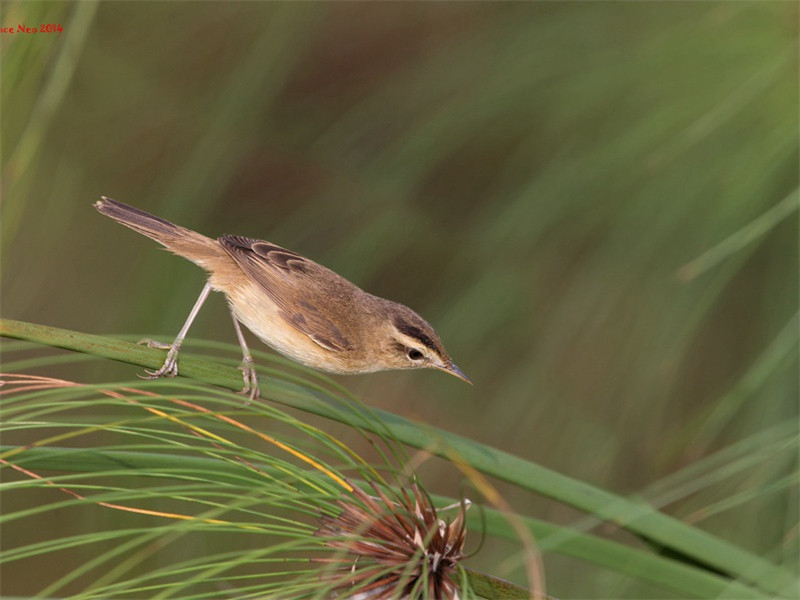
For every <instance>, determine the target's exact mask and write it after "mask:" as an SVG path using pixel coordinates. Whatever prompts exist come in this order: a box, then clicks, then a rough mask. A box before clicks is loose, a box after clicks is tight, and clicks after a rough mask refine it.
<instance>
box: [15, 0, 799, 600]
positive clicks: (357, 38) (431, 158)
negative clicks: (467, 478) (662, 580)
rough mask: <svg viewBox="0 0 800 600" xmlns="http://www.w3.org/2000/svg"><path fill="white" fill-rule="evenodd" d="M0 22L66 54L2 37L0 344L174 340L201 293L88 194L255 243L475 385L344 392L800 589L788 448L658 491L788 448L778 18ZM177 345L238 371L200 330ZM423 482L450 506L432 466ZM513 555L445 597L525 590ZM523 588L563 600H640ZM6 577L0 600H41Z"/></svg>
mask: <svg viewBox="0 0 800 600" xmlns="http://www.w3.org/2000/svg"><path fill="white" fill-rule="evenodd" d="M0 8H1V9H2V25H3V26H4V27H6V26H13V27H15V26H16V25H17V24H18V23H23V24H27V25H29V26H37V27H38V26H39V25H40V24H42V23H56V24H60V25H62V26H63V31H62V32H61V33H60V34H45V33H38V34H13V35H11V34H4V35H2V37H0V52H2V115H1V117H0V118H1V119H2V121H1V124H2V196H3V197H2V212H1V213H0V216H1V217H2V223H1V226H2V283H1V285H2V315H3V316H4V317H7V318H13V319H20V320H27V321H32V322H36V323H42V324H47V325H54V326H58V327H64V328H67V329H75V330H79V331H84V332H89V333H97V334H109V335H114V334H135V335H140V336H151V337H152V336H155V337H159V338H161V339H164V340H168V339H171V338H172V336H174V334H175V333H176V332H177V329H178V328H179V327H180V324H181V323H182V322H183V320H184V318H185V317H186V314H187V313H188V310H189V308H190V307H191V306H192V304H193V302H194V300H195V298H196V295H197V293H199V290H200V288H201V286H202V284H203V275H202V272H201V271H200V270H199V269H197V267H195V266H194V265H192V264H190V263H188V262H186V261H184V260H182V259H179V258H176V257H173V256H171V255H169V254H167V253H165V252H162V251H160V250H158V249H157V248H158V246H157V245H156V244H155V243H153V242H152V241H150V240H147V239H146V238H143V237H141V236H138V235H137V234H135V233H133V232H130V231H128V230H126V229H124V228H122V227H121V226H119V225H117V224H115V223H113V222H111V221H110V220H108V219H105V218H104V217H102V216H100V215H99V214H98V213H97V212H96V211H95V210H94V209H93V208H92V206H91V204H92V202H94V201H95V200H96V199H97V198H98V197H99V196H100V195H101V194H102V195H108V196H111V197H114V198H117V199H119V200H122V201H125V202H128V203H130V204H134V205H136V206H139V207H141V208H143V209H145V210H148V211H151V212H154V213H156V214H158V215H160V216H162V217H165V218H168V219H170V220H173V221H175V222H177V223H180V224H182V225H185V226H188V227H191V228H195V229H197V230H198V231H201V232H203V233H206V234H208V235H211V236H216V235H220V234H223V233H237V234H242V235H248V236H252V237H259V238H263V239H268V240H270V241H273V242H275V243H278V244H281V245H284V246H286V247H288V248H291V249H294V250H296V251H299V252H301V253H303V254H305V255H307V256H309V257H311V258H313V259H315V260H317V261H318V262H321V263H323V264H325V265H326V266H329V267H330V268H332V269H334V270H336V271H338V272H339V273H341V274H342V275H344V276H346V277H347V278H349V279H351V280H352V281H354V282H356V283H357V284H359V285H360V286H361V287H363V288H365V289H366V290H368V291H370V292H373V293H375V294H378V295H381V296H385V297H388V298H392V299H394V300H397V301H400V302H403V303H405V304H408V305H409V306H411V307H412V308H414V309H415V310H417V311H418V312H420V313H421V314H422V315H423V316H425V317H426V318H427V319H428V320H429V321H430V322H431V323H433V324H434V325H435V326H436V328H437V329H438V331H439V333H440V334H441V336H442V338H443V339H444V341H445V343H446V345H447V347H448V349H449V351H450V353H451V355H452V356H453V357H454V359H455V360H456V361H457V363H458V364H459V365H460V366H461V367H462V368H463V369H464V370H465V371H466V372H467V373H468V374H469V375H470V377H472V379H473V381H474V382H475V386H474V387H468V386H466V385H464V384H462V383H460V382H459V381H457V380H456V379H453V378H449V377H446V376H444V375H442V374H441V373H437V372H405V373H381V374H374V375H369V376H360V377H350V378H346V377H345V378H338V380H339V381H340V382H341V383H342V384H344V385H345V386H347V387H348V388H349V389H350V390H351V391H352V392H353V393H354V394H356V395H357V396H358V397H359V398H361V399H363V400H364V401H365V402H366V403H368V404H371V405H373V406H377V407H381V408H385V409H388V410H391V411H395V412H397V413H399V414H402V415H404V416H406V417H410V418H414V419H418V420H423V421H425V422H429V423H431V424H433V425H436V426H439V427H443V428H445V429H448V430H451V431H453V432H456V433H459V434H462V435H465V436H468V437H471V438H474V439H477V440H479V441H482V442H486V443H489V444H491V445H494V446H496V447H499V448H502V449H504V450H507V451H510V452H512V453H515V454H518V455H521V456H524V457H526V458H528V459H532V460H536V461H537V462H539V463H540V464H542V465H544V466H547V467H548V468H551V469H555V470H558V471H560V472H563V473H565V474H567V475H570V476H572V477H575V478H579V479H582V480H585V481H588V482H591V483H594V484H597V485H600V486H603V487H605V488H608V489H610V490H612V491H614V492H617V493H621V494H641V495H644V496H646V497H648V498H649V499H651V500H653V501H654V502H655V503H657V504H659V505H660V506H662V508H663V509H664V510H666V511H667V512H669V513H670V514H674V515H676V516H678V517H680V518H685V519H688V520H691V521H692V522H694V523H696V524H698V525H699V526H702V527H704V528H706V529H708V530H710V531H712V532H713V533H715V534H718V535H720V536H722V537H724V538H725V539H728V540H730V541H732V542H734V543H736V544H740V545H742V546H743V547H746V548H748V549H750V550H753V551H755V552H758V553H759V554H762V555H764V556H766V557H768V558H770V559H772V560H775V561H776V562H779V563H793V561H794V556H796V555H795V554H794V553H795V552H796V550H797V527H796V523H797V510H796V504H797V488H796V484H797V480H796V470H797V464H796V460H795V459H796V446H795V451H793V452H791V451H790V452H789V453H786V454H782V455H779V456H775V457H774V460H769V461H764V462H762V463H760V464H759V466H758V468H757V469H751V470H749V471H745V472H744V473H743V474H742V473H739V474H738V475H737V477H735V478H733V479H723V480H721V481H718V482H716V483H715V484H714V485H711V484H708V485H705V484H703V482H702V479H700V480H699V481H700V485H698V486H697V487H698V489H697V490H695V491H694V492H693V493H692V494H690V495H686V494H683V495H679V498H680V500H679V501H670V502H667V501H666V500H664V498H668V497H669V493H668V492H669V491H670V489H669V487H668V486H667V487H665V485H666V484H664V485H662V484H663V482H665V481H668V480H666V479H665V478H666V477H668V476H669V475H670V474H672V473H675V472H677V471H679V470H680V469H681V468H683V467H685V466H687V465H690V464H693V463H694V462H695V461H698V460H700V459H702V458H703V457H707V456H710V455H712V454H713V453H714V452H717V451H720V450H722V449H724V448H728V447H731V446H736V445H737V444H741V443H745V442H746V441H747V440H752V439H754V436H756V435H757V434H758V433H760V432H764V431H767V430H769V429H770V428H771V427H773V426H775V425H778V424H781V423H789V422H792V421H796V420H797V413H798V410H797V398H798V376H797V359H798V351H797V331H798V320H797V310H798V235H797V207H798V192H797V186H798V160H799V157H798V114H799V113H798V45H797V36H798V27H797V23H798V14H797V13H798V9H797V5H796V4H795V3H788V2H747V1H745V2H701V3H700V2H698V3H691V2H689V3H686V2H684V3H676V2H648V3H617V2H591V3H580V2H571V3H554V2H527V3H525V2H519V3H479V2H469V3H467V2H465V3H447V2H440V3H362V2H352V3H351V2H335V3H317V2H304V3H289V2H286V3H283V2H174V3H171V2H142V3H139V2H106V3H99V4H98V3H95V2H88V1H83V2H78V3H66V2H52V3H51V2H6V1H4V2H3V3H2V5H0ZM191 336H192V337H195V338H209V339H215V340H221V341H229V342H234V339H235V338H234V337H233V331H232V329H231V327H230V321H229V317H228V315H227V310H226V308H225V306H224V302H223V301H222V299H221V298H219V297H212V299H211V301H209V302H208V303H207V305H206V307H205V309H204V311H203V312H202V313H201V315H200V317H199V318H198V320H197V322H196V324H195V326H194V327H193V329H192V331H191ZM250 339H251V340H252V341H253V345H254V346H256V345H257V343H256V342H255V340H254V339H253V338H252V337H251V338H250ZM49 372H50V373H54V374H56V375H58V374H61V375H64V374H67V373H68V374H69V376H71V377H73V378H74V379H76V380H78V381H98V382H100V381H109V380H115V379H130V378H131V377H132V367H130V366H129V365H118V364H108V363H104V364H102V365H100V367H98V365H96V364H94V365H93V366H90V367H86V368H83V367H82V368H80V369H78V368H77V367H76V368H72V369H69V370H68V369H66V368H63V369H61V370H60V371H59V368H58V367H54V368H53V369H51V370H50V371H49ZM336 431H337V434H339V435H341V436H343V437H345V439H347V436H348V433H347V432H346V430H344V429H337V430H336ZM352 443H353V444H354V445H357V444H359V443H360V442H359V441H358V440H357V438H356V436H353V439H352ZM421 471H422V472H423V474H424V476H425V478H426V481H427V483H428V487H429V489H430V490H431V491H433V492H438V493H444V494H450V495H453V494H457V493H458V490H459V486H460V485H461V482H462V479H463V476H462V475H461V474H460V473H458V472H455V470H454V469H453V468H452V466H450V465H447V464H445V463H442V462H438V461H430V462H428V463H426V464H425V465H423V466H422V467H421ZM775 482H779V485H777V488H775V487H774V486H773V487H772V488H770V491H769V492H764V493H756V492H754V490H756V491H758V490H763V489H765V488H768V487H769V486H770V485H772V484H774V483H775ZM498 487H499V489H500V490H501V491H503V492H504V493H506V494H507V499H508V500H509V502H511V504H512V505H514V506H515V507H516V508H517V509H519V510H520V511H522V512H524V513H525V514H529V515H533V516H537V517H539V518H544V519H548V520H551V521H555V522H559V523H570V522H572V520H574V519H576V518H577V516H578V515H577V514H576V513H575V512H573V511H571V510H569V509H566V508H564V507H562V506H559V505H556V504H554V503H552V502H549V501H547V500H545V499H541V498H535V497H531V496H530V495H529V494H522V493H520V492H518V491H514V490H507V489H506V488H505V487H504V486H502V485H500V484H498ZM656 491H658V494H663V495H662V496H659V495H658V494H657V493H656ZM731 498H734V499H736V500H734V501H732V502H729V503H727V504H726V503H725V501H727V500H730V499H731ZM102 518H109V517H108V516H107V515H106V516H105V517H102ZM46 526H47V527H48V528H50V530H51V531H55V530H57V528H58V527H59V526H61V524H59V522H58V519H57V518H54V519H52V520H50V521H46ZM604 533H608V534H610V535H615V534H614V532H610V531H606V532H604ZM510 547H511V546H504V545H503V544H502V543H499V542H496V541H493V540H489V541H488V542H487V544H486V546H485V547H484V548H483V550H482V551H481V552H480V553H479V554H478V555H477V556H476V557H474V558H473V559H471V561H470V563H469V564H471V565H473V566H475V567H476V568H479V569H482V570H486V571H489V572H492V573H494V574H497V575H501V576H506V577H509V578H511V579H515V580H517V581H520V582H521V583H524V577H523V576H522V571H521V569H520V565H519V562H518V561H514V560H513V559H510V558H509V556H508V555H507V554H508V549H509V548H510ZM75 560H79V557H76V558H75ZM545 567H546V569H547V579H548V591H549V593H551V594H552V595H554V596H556V597H583V598H590V597H608V596H609V595H611V594H614V595H617V596H619V597H622V596H630V597H637V596H638V597H654V596H659V595H663V593H661V592H658V591H655V590H650V589H642V588H641V587H637V585H636V584H631V582H629V581H627V580H625V579H624V578H622V577H621V576H619V575H617V574H614V573H609V572H607V571H605V570H601V569H599V568H595V567H592V566H591V565H588V564H585V563H578V562H576V561H574V560H572V559H566V558H563V557H559V556H555V555H552V556H551V555H547V556H545ZM30 569H31V570H27V571H26V569H23V568H20V569H15V570H14V572H13V573H6V574H5V581H4V587H5V588H6V593H27V592H28V591H30V590H31V589H36V586H35V585H32V584H34V583H35V581H34V579H35V578H33V577H32V576H31V573H32V572H35V569H36V566H35V565H34V566H31V567H30Z"/></svg>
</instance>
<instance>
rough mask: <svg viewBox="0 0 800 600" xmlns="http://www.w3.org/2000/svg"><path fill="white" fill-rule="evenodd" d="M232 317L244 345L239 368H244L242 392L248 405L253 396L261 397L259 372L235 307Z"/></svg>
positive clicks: (237, 335) (241, 343)
mask: <svg viewBox="0 0 800 600" xmlns="http://www.w3.org/2000/svg"><path fill="white" fill-rule="evenodd" d="M231 318H232V319H233V328H234V329H235V330H236V337H237V338H239V346H241V347H242V364H241V365H240V366H239V368H240V369H241V370H242V376H243V378H244V387H243V388H242V391H241V392H240V393H242V394H244V395H245V396H247V403H246V405H247V404H250V403H251V402H252V401H253V398H259V397H260V396H261V389H260V388H259V387H258V374H257V373H256V370H255V367H254V366H253V357H252V356H250V349H249V348H248V347H247V342H245V340H244V335H243V334H242V328H241V326H240V325H239V319H237V318H236V315H235V314H233V309H231Z"/></svg>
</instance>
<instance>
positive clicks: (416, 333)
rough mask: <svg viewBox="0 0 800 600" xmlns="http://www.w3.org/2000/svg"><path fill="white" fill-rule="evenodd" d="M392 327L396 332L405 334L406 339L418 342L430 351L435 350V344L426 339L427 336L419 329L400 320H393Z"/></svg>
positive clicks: (428, 338)
mask: <svg viewBox="0 0 800 600" xmlns="http://www.w3.org/2000/svg"><path fill="white" fill-rule="evenodd" d="M394 325H395V327H397V331H399V332H401V333H404V334H406V335H407V336H408V337H412V338H414V339H415V340H417V341H419V342H420V343H422V344H423V345H425V346H427V347H428V348H430V349H431V350H437V351H438V348H437V347H436V343H435V342H434V341H433V340H432V339H431V338H430V337H428V335H427V334H426V333H425V332H424V331H422V330H421V329H420V328H419V327H416V326H414V325H412V324H411V323H407V322H406V321H403V320H402V319H395V320H394Z"/></svg>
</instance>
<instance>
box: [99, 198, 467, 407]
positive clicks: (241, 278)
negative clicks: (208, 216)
mask: <svg viewBox="0 0 800 600" xmlns="http://www.w3.org/2000/svg"><path fill="white" fill-rule="evenodd" d="M95 208H97V210H99V211H100V212H101V213H103V214H104V215H106V216H108V217H111V218H112V219H114V220H115V221H118V222H120V223H122V224H123V225H125V226H126V227H130V228H131V229H133V230H134V231H138V232H139V233H141V234H142V235H146V236H147V237H149V238H151V239H154V240H155V241H157V242H158V243H159V244H162V245H163V246H166V248H167V249H168V250H170V251H172V252H174V253H175V254H177V255H179V256H183V257H184V258H187V259H189V260H190V261H192V262H193V263H195V264H197V265H199V266H201V267H203V268H204V269H205V270H206V271H208V273H209V277H208V282H207V283H206V285H205V287H203V291H202V292H201V293H200V297H199V298H198V299H197V302H196V303H195V305H194V308H192V311H191V312H190V313H189V317H188V318H187V320H186V323H184V325H183V327H182V328H181V330H180V332H179V333H178V335H177V337H176V338H175V341H173V342H172V344H159V343H157V342H152V341H149V342H148V344H149V345H151V346H155V347H158V348H163V349H167V350H169V352H168V353H167V358H166V360H165V361H164V364H163V365H162V367H161V368H160V369H158V370H157V371H147V377H148V378H149V379H155V378H157V377H161V376H168V377H174V376H176V375H177V374H178V361H177V358H178V352H179V350H180V347H181V344H182V343H183V339H184V338H185V337H186V333H187V332H188V330H189V327H190V326H191V324H192V321H193V320H194V318H195V317H196V316H197V313H198V312H199V310H200V307H201V306H202V305H203V302H205V300H206V298H208V294H209V293H210V292H211V291H212V290H214V291H218V292H222V293H223V294H225V297H226V298H227V300H228V306H229V307H230V311H231V316H232V317H233V325H234V328H235V329H236V336H237V337H238V338H239V344H240V346H241V347H242V355H243V360H242V365H241V369H242V371H243V373H244V389H242V393H243V394H247V395H248V396H249V397H250V399H252V398H255V397H257V396H259V395H260V391H259V386H258V378H257V376H256V372H255V369H254V368H253V358H252V357H251V356H250V351H249V350H248V348H247V344H246V342H245V339H244V336H243V335H242V329H241V327H240V326H239V323H243V324H244V325H245V326H246V327H247V328H248V329H249V330H250V331H252V332H253V333H254V334H256V336H258V337H259V338H260V339H261V340H262V341H263V342H264V343H265V344H267V345H269V346H271V347H272V348H274V349H275V350H277V351H278V352H280V353H281V354H284V355H286V356H288V357H290V358H292V359H294V360H296V361H297V362H299V363H302V364H304V365H307V366H309V367H314V368H315V369H320V370H322V371H328V372H330V373H343V374H349V373H370V372H374V371H383V370H388V369H419V368H432V369H439V370H440V371H444V372H445V373H450V374H451V375H455V376H456V377H458V378H459V379H462V380H464V381H466V382H467V383H471V381H470V380H469V378H468V377H467V376H466V375H465V374H464V372H463V371H462V370H461V369H459V368H458V367H457V366H456V365H455V363H453V361H452V360H451V359H450V357H449V356H448V354H447V352H446V351H445V349H444V346H443V345H442V342H441V340H440V339H439V336H438V335H437V334H436V331H434V329H433V327H431V326H430V325H429V324H428V322H427V321H425V320H424V319H423V318H422V317H420V316H419V315H418V314H417V313H415V312H414V311H413V310H411V309H410V308H408V307H406V306H404V305H402V304H398V303H397V302H392V301H391V300H385V299H383V298H379V297H378V296H373V295H372V294H368V293H367V292H365V291H364V290H362V289H361V288H359V287H358V286H356V285H354V284H352V283H350V282H349V281H347V280H346V279H345V278H344V277H341V276H340V275H337V274H336V273H334V272H333V271H331V270H330V269H326V268H325V267H323V266H322V265H319V264H317V263H315V262H314V261H312V260H309V259H307V258H305V257H303V256H300V255H299V254H297V253H296V252H292V251H291V250H287V249H285V248H281V247H280V246H276V245H275V244H272V243H270V242H265V241H262V240H256V239H251V238H246V237H241V236H238V235H224V236H222V237H220V238H217V239H216V240H213V239H211V238H208V237H206V236H204V235H201V234H199V233H196V232H194V231H191V230H189V229H186V228H184V227H180V226H178V225H175V224H173V223H170V222H169V221H166V220H164V219H161V218H159V217H156V216H154V215H151V214H149V213H146V212H144V211H142V210H139V209H138V208H134V207H133V206H128V205H127V204H123V203H122V202H118V201H117V200H112V199H111V198H106V197H103V199H102V200H100V201H98V202H97V203H95Z"/></svg>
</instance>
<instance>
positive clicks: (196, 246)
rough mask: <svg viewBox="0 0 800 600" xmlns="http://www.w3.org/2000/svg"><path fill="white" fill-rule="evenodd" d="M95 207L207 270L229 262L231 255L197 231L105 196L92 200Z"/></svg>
mask: <svg viewBox="0 0 800 600" xmlns="http://www.w3.org/2000/svg"><path fill="white" fill-rule="evenodd" d="M94 207H95V208H96V209H97V210H98V211H100V212H101V213H103V214H104V215H106V216H107V217H110V218H112V219H114V220H115V221H117V222H119V223H122V224H123V225H125V227H130V228H131V229H133V230H134V231H137V232H139V233H141V234H142V235H146V236H147V237H149V238H150V239H153V240H155V241H157V242H158V243H159V244H161V245H163V246H166V247H167V249H168V250H171V251H172V252H174V253H175V254H177V255H179V256H183V257H184V258H188V259H189V260H191V261H192V262H193V263H195V264H198V265H200V266H201V267H203V268H205V269H206V270H209V271H212V270H213V267H214V263H215V262H217V261H220V260H222V261H224V262H226V263H228V262H230V258H229V257H228V256H227V254H226V252H225V251H224V250H223V249H222V247H221V246H220V245H219V242H217V241H216V240H212V239H211V238H208V237H206V236H204V235H202V234H199V233H197V232H196V231H192V230H191V229H186V228H185V227H181V226H180V225H175V224H174V223H170V222H169V221H167V220H166V219H162V218H160V217H156V216H155V215H151V214H150V213H147V212H145V211H143V210H139V209H138V208H134V207H133V206H129V205H127V204H125V203H123V202H119V201H118V200H112V199H111V198H106V197H105V196H103V199H102V200H98V201H97V202H95V204H94Z"/></svg>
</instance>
